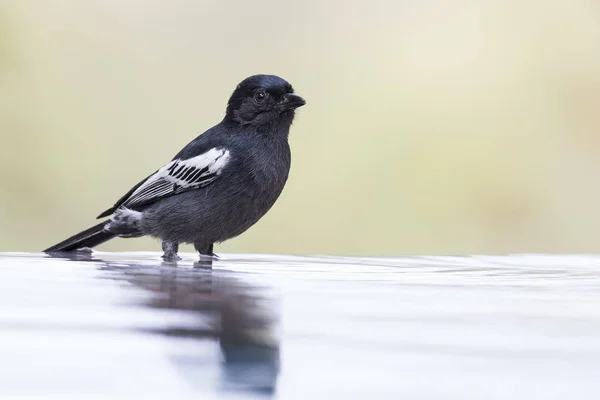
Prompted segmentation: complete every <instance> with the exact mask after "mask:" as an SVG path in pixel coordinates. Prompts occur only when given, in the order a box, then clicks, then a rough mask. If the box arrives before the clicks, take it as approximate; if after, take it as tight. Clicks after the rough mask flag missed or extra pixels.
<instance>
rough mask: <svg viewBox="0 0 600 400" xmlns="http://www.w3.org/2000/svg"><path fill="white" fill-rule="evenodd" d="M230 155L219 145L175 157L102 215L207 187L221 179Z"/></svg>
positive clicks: (100, 216)
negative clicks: (197, 153) (183, 156)
mask: <svg viewBox="0 0 600 400" xmlns="http://www.w3.org/2000/svg"><path fill="white" fill-rule="evenodd" d="M229 159H230V154H229V151H228V150H226V149H223V148H216V147H215V148H212V149H210V150H208V151H207V152H205V153H202V154H200V155H197V156H195V157H190V158H186V159H183V158H175V159H174V160H172V161H171V162H170V163H168V164H167V165H165V166H164V167H162V168H161V169H159V170H158V171H156V172H155V173H154V174H152V175H150V176H149V177H147V178H146V179H144V180H143V181H141V182H140V183H138V184H137V185H136V186H134V187H133V188H132V189H131V190H130V191H129V192H128V193H127V194H126V195H125V196H123V197H122V198H121V199H119V201H117V203H116V204H115V205H114V206H113V207H111V208H110V209H108V210H106V211H104V212H103V213H102V214H100V215H99V216H98V218H102V217H105V216H108V215H110V214H112V213H113V212H114V211H115V210H116V209H117V208H119V207H121V206H124V207H133V208H135V207H139V206H142V205H146V204H149V203H153V202H155V201H157V200H159V199H162V198H164V197H167V196H172V195H174V194H177V193H181V192H184V191H187V190H191V189H198V188H201V187H204V186H206V185H208V184H210V183H211V182H213V181H214V180H215V179H217V177H218V176H219V175H220V174H221V172H223V169H224V168H225V166H226V165H227V163H228V162H229Z"/></svg>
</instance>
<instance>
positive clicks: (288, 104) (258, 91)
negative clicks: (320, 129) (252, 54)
mask: <svg viewBox="0 0 600 400" xmlns="http://www.w3.org/2000/svg"><path fill="white" fill-rule="evenodd" d="M304 104H306V101H304V99H303V98H302V97H300V96H298V95H297V94H295V93H294V89H293V88H292V85H290V84H289V83H288V82H287V81H286V80H284V79H281V78H280V77H278V76H275V75H253V76H251V77H248V78H246V79H244V80H243V81H242V82H241V83H240V84H239V85H238V86H237V87H236V88H235V91H234V92H233V94H232V95H231V97H230V98H229V102H228V103H227V112H226V115H225V120H226V121H227V122H229V123H233V124H237V125H251V126H256V127H257V128H260V127H263V128H268V127H276V126H282V124H283V125H287V126H288V127H289V126H290V125H291V124H292V120H293V119H294V110H296V108H298V107H302V106H303V105H304Z"/></svg>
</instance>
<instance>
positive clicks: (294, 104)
mask: <svg viewBox="0 0 600 400" xmlns="http://www.w3.org/2000/svg"><path fill="white" fill-rule="evenodd" d="M280 104H281V109H282V110H283V111H287V110H295V109H296V108H299V107H302V106H303V105H305V104H306V100H304V99H303V98H302V97H300V96H298V95H297V94H295V93H287V94H285V95H284V96H283V100H282V101H281V103H280Z"/></svg>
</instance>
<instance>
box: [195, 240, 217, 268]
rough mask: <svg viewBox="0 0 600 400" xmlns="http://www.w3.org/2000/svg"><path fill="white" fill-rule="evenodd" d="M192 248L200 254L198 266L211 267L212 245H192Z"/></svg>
mask: <svg viewBox="0 0 600 400" xmlns="http://www.w3.org/2000/svg"><path fill="white" fill-rule="evenodd" d="M194 248H195V249H196V251H197V252H198V253H199V254H200V264H202V265H203V266H212V260H213V256H214V253H213V248H214V244H213V243H211V244H209V245H208V246H207V245H206V244H201V243H194Z"/></svg>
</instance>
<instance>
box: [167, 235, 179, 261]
mask: <svg viewBox="0 0 600 400" xmlns="http://www.w3.org/2000/svg"><path fill="white" fill-rule="evenodd" d="M162 249H163V251H164V254H163V255H162V258H163V260H165V261H169V262H174V261H180V260H181V257H179V256H178V255H177V251H178V250H179V243H177V242H171V241H169V240H163V242H162Z"/></svg>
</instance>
